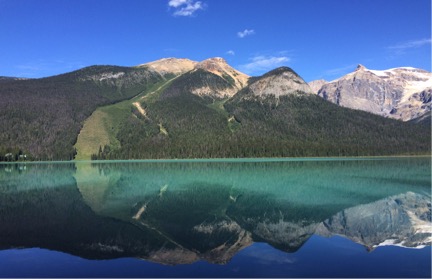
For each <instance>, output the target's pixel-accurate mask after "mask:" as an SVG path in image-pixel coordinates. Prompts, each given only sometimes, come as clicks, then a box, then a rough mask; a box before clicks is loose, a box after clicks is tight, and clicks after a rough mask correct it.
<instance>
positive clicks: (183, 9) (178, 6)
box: [168, 0, 205, 16]
mask: <svg viewBox="0 0 432 279" xmlns="http://www.w3.org/2000/svg"><path fill="white" fill-rule="evenodd" d="M168 6H169V7H171V8H174V9H175V10H174V13H173V15H175V16H193V14H194V13H195V12H196V11H198V10H203V9H204V6H205V5H204V3H203V2H201V1H194V0H170V1H169V2H168Z"/></svg>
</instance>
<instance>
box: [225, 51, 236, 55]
mask: <svg viewBox="0 0 432 279" xmlns="http://www.w3.org/2000/svg"><path fill="white" fill-rule="evenodd" d="M226 53H227V54H229V55H235V52H234V50H228V51H227V52H226Z"/></svg>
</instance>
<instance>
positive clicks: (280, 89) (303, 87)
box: [239, 67, 313, 98]
mask: <svg viewBox="0 0 432 279" xmlns="http://www.w3.org/2000/svg"><path fill="white" fill-rule="evenodd" d="M246 92H247V93H246ZM245 93H246V94H247V95H249V96H259V97H268V96H274V97H276V98H278V97H280V96H287V95H297V94H304V93H306V94H312V93H313V91H312V89H311V88H310V86H309V85H308V84H307V83H306V82H305V81H304V80H303V79H302V78H301V77H300V76H299V75H298V74H297V73H296V72H294V71H293V70H292V69H290V68H288V67H280V68H277V69H275V70H273V71H270V72H268V73H267V74H265V75H263V76H261V77H259V78H255V79H253V80H251V82H250V84H249V85H248V88H247V90H244V91H243V92H241V93H240V94H239V95H242V96H243V95H245Z"/></svg>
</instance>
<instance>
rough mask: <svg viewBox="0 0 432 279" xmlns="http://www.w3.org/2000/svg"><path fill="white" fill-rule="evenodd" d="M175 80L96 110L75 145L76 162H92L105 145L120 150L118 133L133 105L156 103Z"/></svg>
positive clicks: (86, 122)
mask: <svg viewBox="0 0 432 279" xmlns="http://www.w3.org/2000/svg"><path fill="white" fill-rule="evenodd" d="M174 79H175V78H173V79H170V80H168V81H164V82H161V83H158V84H155V85H154V86H152V87H151V88H150V89H148V90H146V91H144V92H142V93H140V94H138V95H137V96H135V97H134V98H132V99H130V100H126V101H122V102H119V103H116V104H113V105H109V106H105V107H100V108H98V109H96V110H95V112H93V114H92V115H91V116H90V117H89V118H87V120H86V121H85V122H84V126H83V128H82V129H81V131H80V134H79V135H78V139H77V143H76V144H75V148H76V150H77V155H76V156H75V160H90V159H91V155H92V154H97V153H98V152H99V147H103V146H105V145H109V146H110V147H111V149H118V148H120V142H119V141H118V139H117V133H118V132H119V130H120V127H121V125H122V124H123V123H125V122H126V121H127V118H128V117H129V116H130V115H131V112H132V110H131V108H132V106H133V103H134V102H139V101H142V100H143V99H144V100H145V101H148V102H155V101H156V100H157V98H159V95H160V93H161V92H162V91H163V90H164V89H165V88H166V87H167V86H169V84H170V83H171V81H172V80H174ZM164 130H165V129H164ZM165 132H166V130H165Z"/></svg>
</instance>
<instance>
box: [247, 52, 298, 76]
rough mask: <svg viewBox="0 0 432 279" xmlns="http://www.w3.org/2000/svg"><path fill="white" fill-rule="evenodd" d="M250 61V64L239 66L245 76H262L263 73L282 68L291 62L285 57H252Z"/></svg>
mask: <svg viewBox="0 0 432 279" xmlns="http://www.w3.org/2000/svg"><path fill="white" fill-rule="evenodd" d="M250 60H251V62H250V63H247V64H243V65H240V66H239V69H240V70H241V71H242V72H244V73H246V74H249V75H256V74H263V73H264V72H267V71H270V70H273V69H275V68H277V67H280V66H283V65H284V64H286V63H288V62H289V61H291V58H289V57H287V56H265V55H258V56H255V57H252V58H251V59H250Z"/></svg>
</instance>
